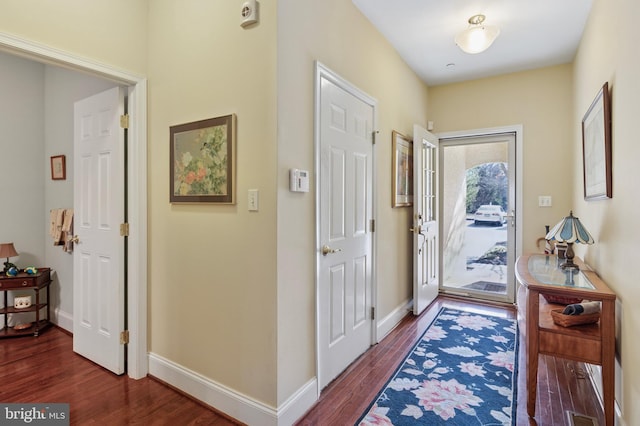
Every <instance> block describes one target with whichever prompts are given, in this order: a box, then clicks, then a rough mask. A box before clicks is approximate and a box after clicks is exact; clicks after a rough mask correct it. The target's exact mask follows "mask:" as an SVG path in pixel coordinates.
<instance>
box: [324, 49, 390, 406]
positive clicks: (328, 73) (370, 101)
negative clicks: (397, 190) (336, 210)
mask: <svg viewBox="0 0 640 426" xmlns="http://www.w3.org/2000/svg"><path fill="white" fill-rule="evenodd" d="M322 79H326V80H329V81H331V82H332V83H333V84H335V85H336V86H338V87H340V88H341V89H343V90H345V91H346V92H348V93H349V94H351V95H353V96H354V97H356V98H358V99H359V100H361V101H362V102H364V103H366V104H367V105H370V106H371V107H372V108H373V129H377V127H378V110H377V105H378V101H376V100H375V99H374V98H372V97H371V96H369V95H367V94H366V93H365V92H363V91H361V90H360V89H358V88H357V87H355V86H354V85H353V84H351V83H349V82H348V81H347V80H345V79H343V78H342V77H340V76H339V75H338V74H336V73H335V72H333V71H332V70H330V69H329V68H327V67H326V66H325V65H323V64H322V63H321V62H319V61H316V62H315V81H314V85H315V88H314V91H315V101H314V103H315V108H314V120H313V122H314V129H313V139H314V156H315V164H314V167H315V170H316V173H314V174H315V204H316V209H315V225H316V230H315V234H316V235H315V243H316V244H315V247H319V246H320V241H321V238H320V176H319V170H320V110H321V108H320V91H321V87H320V86H321V84H320V83H321V81H322ZM374 131H375V130H374ZM372 158H373V170H372V180H373V182H372V192H373V196H372V198H373V199H372V203H373V217H372V219H374V220H375V218H376V216H377V214H376V213H377V211H376V210H377V209H376V194H377V191H376V144H375V143H374V144H373V154H372ZM371 244H372V247H371V255H372V257H371V262H372V267H371V291H372V294H371V304H372V306H373V307H374V309H375V310H376V311H377V297H376V295H377V290H376V289H377V285H376V246H377V244H376V233H375V232H373V235H372V238H371ZM319 282H320V255H319V254H316V266H315V287H316V292H315V294H316V379H318V378H319V377H320V374H319V373H320V368H321V367H320V356H319V353H320V349H319V348H320V324H321V322H320V289H319V286H318V284H319ZM378 321H379V320H378V318H377V315H376V318H375V319H374V320H373V324H372V332H371V344H372V345H373V344H375V343H377V341H378V340H377V339H378V336H377V329H378V327H377V324H378ZM316 385H317V391H316V392H317V397H318V398H319V397H320V391H321V390H322V389H321V383H320V380H316Z"/></svg>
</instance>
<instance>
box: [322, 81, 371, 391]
mask: <svg viewBox="0 0 640 426" xmlns="http://www.w3.org/2000/svg"><path fill="white" fill-rule="evenodd" d="M319 108H320V122H319V155H320V161H319V171H318V172H319V179H320V183H319V192H320V194H319V204H320V206H319V215H320V217H319V241H318V259H319V260H318V265H319V272H318V276H319V278H318V287H319V288H318V297H319V304H318V306H319V314H318V321H319V387H320V389H322V388H323V387H325V386H326V385H327V384H328V383H329V382H330V381H331V380H332V379H333V378H335V377H336V376H337V375H338V374H340V373H341V372H342V371H343V370H344V369H345V368H346V367H347V366H348V365H349V364H350V363H351V362H353V361H354V360H355V359H356V358H357V357H358V356H359V355H361V354H362V353H363V352H365V351H366V350H367V349H368V348H369V347H370V346H371V344H372V332H373V319H372V314H371V307H372V252H373V248H372V236H371V230H370V220H371V219H372V214H373V187H372V180H373V159H372V157H373V144H372V130H373V121H374V108H373V106H372V105H371V104H370V103H367V102H365V101H363V100H362V99H360V98H358V97H357V96H354V94H353V93H351V92H349V91H348V90H345V88H344V87H342V86H341V85H339V84H337V83H336V82H335V81H333V80H332V79H330V78H326V75H325V76H324V77H321V81H320V101H319Z"/></svg>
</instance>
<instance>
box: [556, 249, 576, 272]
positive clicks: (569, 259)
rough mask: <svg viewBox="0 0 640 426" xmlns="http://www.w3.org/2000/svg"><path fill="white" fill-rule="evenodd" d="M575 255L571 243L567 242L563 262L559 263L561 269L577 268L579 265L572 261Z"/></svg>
mask: <svg viewBox="0 0 640 426" xmlns="http://www.w3.org/2000/svg"><path fill="white" fill-rule="evenodd" d="M574 257H575V254H574V253H573V243H568V244H567V252H566V253H565V259H566V260H565V262H564V263H563V264H562V265H560V267H561V268H562V269H576V270H579V269H580V267H579V266H578V265H576V264H575V263H573V258H574Z"/></svg>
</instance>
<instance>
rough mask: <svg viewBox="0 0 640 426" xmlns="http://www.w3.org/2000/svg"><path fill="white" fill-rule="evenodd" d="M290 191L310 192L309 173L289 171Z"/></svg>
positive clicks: (305, 171)
mask: <svg viewBox="0 0 640 426" xmlns="http://www.w3.org/2000/svg"><path fill="white" fill-rule="evenodd" d="M289 190H291V191H293V192H309V172H308V171H307V170H300V169H291V170H289Z"/></svg>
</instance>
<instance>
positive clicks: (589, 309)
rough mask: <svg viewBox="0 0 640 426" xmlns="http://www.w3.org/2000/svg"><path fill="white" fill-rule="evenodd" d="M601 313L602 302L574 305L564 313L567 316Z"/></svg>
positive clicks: (568, 307) (568, 306)
mask: <svg viewBox="0 0 640 426" xmlns="http://www.w3.org/2000/svg"><path fill="white" fill-rule="evenodd" d="M596 312H600V302H586V303H574V304H572V305H567V307H566V308H564V311H562V313H563V314H565V315H584V314H594V313H596Z"/></svg>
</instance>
